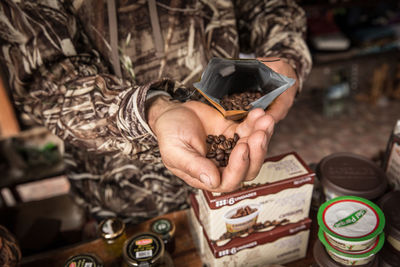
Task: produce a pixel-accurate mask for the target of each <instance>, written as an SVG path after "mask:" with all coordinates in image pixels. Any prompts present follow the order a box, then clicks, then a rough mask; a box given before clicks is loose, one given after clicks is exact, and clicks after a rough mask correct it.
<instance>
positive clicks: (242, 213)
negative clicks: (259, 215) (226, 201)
mask: <svg viewBox="0 0 400 267" xmlns="http://www.w3.org/2000/svg"><path fill="white" fill-rule="evenodd" d="M256 211H257V209H252V208H251V207H250V206H246V207H242V208H240V209H237V210H236V213H235V214H233V215H232V216H231V219H236V218H240V217H244V216H247V215H250V214H252V213H253V212H256Z"/></svg>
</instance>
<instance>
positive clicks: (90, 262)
mask: <svg viewBox="0 0 400 267" xmlns="http://www.w3.org/2000/svg"><path fill="white" fill-rule="evenodd" d="M73 266H91V267H103V266H104V265H103V262H102V261H101V260H100V259H99V258H98V257H97V256H96V255H94V254H91V253H83V254H78V255H74V256H72V257H70V258H68V259H67V261H66V262H65V263H64V267H73Z"/></svg>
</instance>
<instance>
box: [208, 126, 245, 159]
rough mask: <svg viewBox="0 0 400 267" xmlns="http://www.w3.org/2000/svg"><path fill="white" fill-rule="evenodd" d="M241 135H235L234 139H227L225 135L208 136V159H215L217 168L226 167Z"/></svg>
mask: <svg viewBox="0 0 400 267" xmlns="http://www.w3.org/2000/svg"><path fill="white" fill-rule="evenodd" d="M238 140H239V135H238V134H237V133H235V134H234V135H233V138H226V136H225V135H223V134H221V135H211V134H210V135H208V136H207V139H206V143H207V154H206V157H207V158H209V159H213V160H214V162H215V163H216V165H217V166H219V167H226V166H227V165H228V161H229V156H230V154H231V152H232V150H233V148H234V147H235V145H236V143H237V141H238Z"/></svg>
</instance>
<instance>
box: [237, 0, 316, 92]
mask: <svg viewBox="0 0 400 267" xmlns="http://www.w3.org/2000/svg"><path fill="white" fill-rule="evenodd" d="M235 13H236V16H237V25H238V28H239V43H240V48H241V50H242V51H243V52H251V53H255V55H256V56H257V57H269V56H272V57H280V58H283V59H285V60H286V61H287V62H288V63H289V64H290V65H291V66H292V67H293V68H294V69H295V71H296V73H297V76H298V79H299V90H301V88H302V84H303V81H304V80H305V78H306V77H307V75H308V74H309V72H310V70H311V64H312V62H311V56H310V52H309V50H308V47H307V45H306V42H305V40H304V39H305V34H306V25H307V24H306V16H305V12H304V10H303V9H302V8H301V7H299V6H298V5H297V4H296V3H295V1H293V0H270V1H264V0H257V1H247V0H236V2H235Z"/></svg>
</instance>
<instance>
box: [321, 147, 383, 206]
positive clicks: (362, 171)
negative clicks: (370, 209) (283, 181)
mask: <svg viewBox="0 0 400 267" xmlns="http://www.w3.org/2000/svg"><path fill="white" fill-rule="evenodd" d="M316 174H317V176H318V177H319V178H320V179H321V183H322V185H323V186H324V187H326V188H328V189H330V190H332V191H334V192H337V194H338V195H343V196H347V195H352V196H359V197H364V198H367V199H375V198H378V197H380V196H381V195H382V194H383V193H384V192H385V190H386V187H387V179H386V175H385V173H384V172H383V170H382V169H381V168H379V167H378V166H377V165H376V164H375V163H374V162H373V161H371V160H369V159H367V158H365V157H362V156H359V155H355V154H352V153H345V152H341V153H334V154H332V155H329V156H327V157H325V158H323V159H322V160H321V161H320V162H319V163H318V165H317V169H316Z"/></svg>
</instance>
